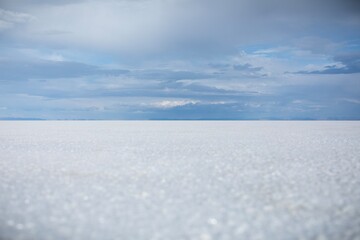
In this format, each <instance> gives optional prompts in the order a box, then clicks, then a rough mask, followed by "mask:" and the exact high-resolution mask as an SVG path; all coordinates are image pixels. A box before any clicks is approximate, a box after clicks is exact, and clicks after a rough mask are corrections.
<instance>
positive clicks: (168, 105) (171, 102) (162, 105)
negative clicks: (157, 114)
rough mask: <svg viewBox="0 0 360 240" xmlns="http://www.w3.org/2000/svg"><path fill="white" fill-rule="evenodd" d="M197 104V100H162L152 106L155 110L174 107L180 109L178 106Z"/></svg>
mask: <svg viewBox="0 0 360 240" xmlns="http://www.w3.org/2000/svg"><path fill="white" fill-rule="evenodd" d="M197 103H199V101H197V100H188V99H186V100H163V101H160V102H155V103H154V104H153V106H154V107H156V108H165V109H167V108H174V107H180V106H185V105H189V104H197Z"/></svg>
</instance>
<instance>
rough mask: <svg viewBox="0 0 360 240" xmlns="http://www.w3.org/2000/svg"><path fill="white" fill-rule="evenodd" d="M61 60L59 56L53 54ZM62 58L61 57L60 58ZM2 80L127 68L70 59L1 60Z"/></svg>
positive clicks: (118, 71)
mask: <svg viewBox="0 0 360 240" xmlns="http://www.w3.org/2000/svg"><path fill="white" fill-rule="evenodd" d="M53 57H55V58H57V59H56V60H59V56H53ZM60 60H61V59H60ZM0 72H1V73H2V74H1V76H0V80H17V81H24V80H28V79H49V78H72V77H81V76H88V75H106V74H107V75H118V74H124V73H128V72H129V71H127V70H121V69H114V70H106V69H100V68H99V67H97V66H93V65H89V64H84V63H78V62H69V61H46V60H38V61H6V60H0Z"/></svg>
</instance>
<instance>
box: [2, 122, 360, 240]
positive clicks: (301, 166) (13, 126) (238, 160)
mask: <svg viewBox="0 0 360 240" xmlns="http://www.w3.org/2000/svg"><path fill="white" fill-rule="evenodd" d="M359 173H360V122H357V121H354V122H350V121H349V122H346V121H334V122H330V121H329V122H326V121H324V122H321V121H303V122H302V121H290V122H287V121H252V122H251V121H249V122H248V121H172V122H170V121H1V122H0V239H1V240H7V239H9V240H10V239H11V240H12V239H24V240H28V239H37V240H51V239H55V240H62V239H79V240H83V239H84V240H85V239H86V240H88V239H90V240H92V239H102V240H107V239H109V240H110V239H199V240H209V239H319V240H320V239H360V227H359V226H360V177H359Z"/></svg>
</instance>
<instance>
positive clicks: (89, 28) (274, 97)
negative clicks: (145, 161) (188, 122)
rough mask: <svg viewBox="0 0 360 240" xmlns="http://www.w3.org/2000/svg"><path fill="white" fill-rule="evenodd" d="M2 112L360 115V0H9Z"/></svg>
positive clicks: (2, 21)
mask: <svg viewBox="0 0 360 240" xmlns="http://www.w3.org/2000/svg"><path fill="white" fill-rule="evenodd" d="M0 53H1V54H0V118H2V119H33V118H34V119H360V4H359V2H358V1H355V0H354V1H351V0H312V1H310V0H303V1H292V0H268V1H260V0H258V1H257V0H243V1H238V0H221V1H216V0H191V1H190V0H132V1H130V0H118V1H114V0H102V1H100V0H73V1H70V0H57V1H55V0H53V1H51V0H48V1H45V0H27V1H25V0H24V1H21V0H2V1H1V2H0Z"/></svg>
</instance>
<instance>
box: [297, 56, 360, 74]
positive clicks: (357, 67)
mask: <svg viewBox="0 0 360 240" xmlns="http://www.w3.org/2000/svg"><path fill="white" fill-rule="evenodd" d="M333 58H334V61H336V62H338V63H340V64H333V65H327V66H325V67H324V69H321V70H315V71H300V72H298V73H303V74H352V73H360V52H350V53H341V54H338V55H335V56H334V57H333Z"/></svg>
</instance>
